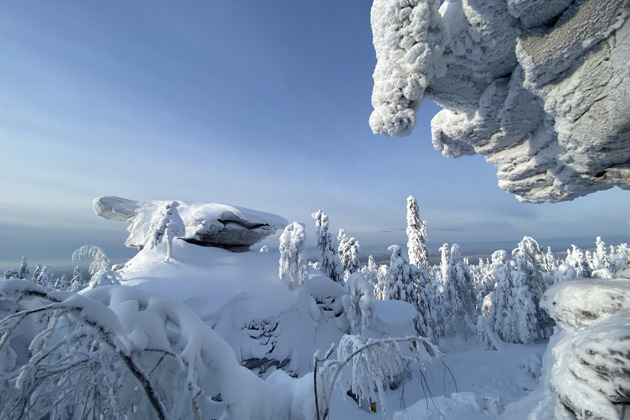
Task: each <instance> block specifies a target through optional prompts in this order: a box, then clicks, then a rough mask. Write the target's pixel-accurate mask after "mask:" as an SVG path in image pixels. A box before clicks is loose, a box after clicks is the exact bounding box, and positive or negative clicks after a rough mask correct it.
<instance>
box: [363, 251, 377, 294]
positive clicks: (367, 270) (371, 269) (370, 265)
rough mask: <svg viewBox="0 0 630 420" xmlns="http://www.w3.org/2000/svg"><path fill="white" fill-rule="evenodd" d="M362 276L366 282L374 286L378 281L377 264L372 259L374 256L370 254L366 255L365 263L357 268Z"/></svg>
mask: <svg viewBox="0 0 630 420" xmlns="http://www.w3.org/2000/svg"><path fill="white" fill-rule="evenodd" d="M359 271H360V272H361V274H363V277H365V279H366V280H367V281H368V283H369V284H370V285H371V286H372V287H373V288H374V287H375V286H376V284H377V283H378V265H377V264H376V261H374V256H372V255H370V256H369V257H368V262H367V264H366V265H364V266H362V267H360V268H359Z"/></svg>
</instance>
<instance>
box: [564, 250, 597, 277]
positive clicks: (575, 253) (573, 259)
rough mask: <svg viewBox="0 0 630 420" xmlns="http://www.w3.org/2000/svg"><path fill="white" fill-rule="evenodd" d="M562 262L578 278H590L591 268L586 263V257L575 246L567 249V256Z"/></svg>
mask: <svg viewBox="0 0 630 420" xmlns="http://www.w3.org/2000/svg"><path fill="white" fill-rule="evenodd" d="M564 262H565V263H567V264H569V265H570V266H571V267H573V268H574V269H575V272H576V273H577V276H578V277H579V278H589V277H591V268H590V267H589V265H588V261H586V255H585V254H584V251H582V250H581V249H580V248H578V247H577V246H575V245H573V244H571V249H567V256H566V258H565V259H564Z"/></svg>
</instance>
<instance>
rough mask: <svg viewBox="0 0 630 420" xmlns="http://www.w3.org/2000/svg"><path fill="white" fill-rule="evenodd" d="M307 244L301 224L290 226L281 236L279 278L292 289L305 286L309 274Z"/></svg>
mask: <svg viewBox="0 0 630 420" xmlns="http://www.w3.org/2000/svg"><path fill="white" fill-rule="evenodd" d="M305 243H306V234H305V231H304V225H303V224H302V223H299V222H293V223H291V224H289V225H288V226H287V227H286V228H284V231H283V232H282V234H281V235H280V264H279V265H280V267H279V276H280V280H282V281H285V282H287V283H288V284H289V288H290V289H293V288H294V287H295V286H296V285H302V284H304V281H305V280H306V277H307V274H308V271H307V267H308V264H307V260H306V256H305V254H304V245H305Z"/></svg>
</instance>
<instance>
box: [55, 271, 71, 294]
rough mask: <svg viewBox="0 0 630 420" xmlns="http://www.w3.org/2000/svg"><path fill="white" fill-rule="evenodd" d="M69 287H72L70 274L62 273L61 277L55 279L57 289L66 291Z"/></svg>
mask: <svg viewBox="0 0 630 420" xmlns="http://www.w3.org/2000/svg"><path fill="white" fill-rule="evenodd" d="M69 288H70V280H68V276H66V275H65V274H62V276H61V277H59V278H57V279H56V280H55V289H56V290H61V291H66V290H68V289H69Z"/></svg>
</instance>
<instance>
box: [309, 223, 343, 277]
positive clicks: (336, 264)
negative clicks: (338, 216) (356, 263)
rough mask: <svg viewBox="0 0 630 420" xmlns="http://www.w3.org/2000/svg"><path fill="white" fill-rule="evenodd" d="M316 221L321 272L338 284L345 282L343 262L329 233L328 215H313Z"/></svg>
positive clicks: (318, 259)
mask: <svg viewBox="0 0 630 420" xmlns="http://www.w3.org/2000/svg"><path fill="white" fill-rule="evenodd" d="M311 217H312V218H313V219H315V226H316V233H315V234H316V235H317V250H318V258H317V261H318V263H319V270H320V271H321V272H322V274H324V275H325V276H328V277H330V278H331V279H332V280H334V281H336V282H339V283H341V282H343V270H342V267H341V261H340V260H339V256H338V255H337V247H336V245H335V241H334V240H333V238H332V236H331V234H330V232H328V215H327V214H326V213H324V212H323V211H321V210H318V211H316V212H315V213H313V214H311Z"/></svg>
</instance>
